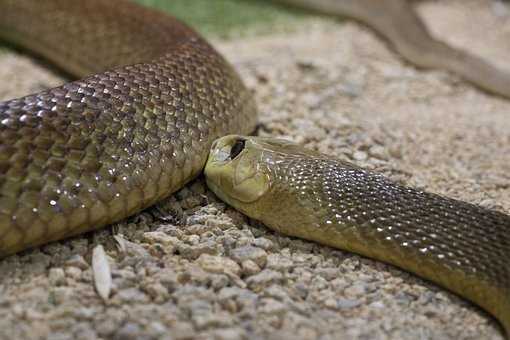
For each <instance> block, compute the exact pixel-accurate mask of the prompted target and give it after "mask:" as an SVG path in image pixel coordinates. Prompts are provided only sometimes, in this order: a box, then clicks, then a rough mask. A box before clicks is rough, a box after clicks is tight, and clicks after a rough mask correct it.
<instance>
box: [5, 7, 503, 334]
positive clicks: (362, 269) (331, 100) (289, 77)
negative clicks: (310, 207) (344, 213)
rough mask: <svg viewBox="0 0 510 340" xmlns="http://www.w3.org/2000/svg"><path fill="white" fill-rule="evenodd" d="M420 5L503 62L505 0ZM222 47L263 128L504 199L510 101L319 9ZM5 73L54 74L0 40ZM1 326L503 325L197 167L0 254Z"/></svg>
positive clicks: (12, 89)
mask: <svg viewBox="0 0 510 340" xmlns="http://www.w3.org/2000/svg"><path fill="white" fill-rule="evenodd" d="M420 12H421V13H422V14H423V16H424V17H425V19H426V21H427V22H428V23H430V25H431V26H432V27H433V31H434V32H436V33H437V34H440V35H441V36H444V37H445V38H446V39H447V40H448V41H450V42H452V43H454V44H456V45H458V46H462V47H463V48H466V49H468V50H472V51H474V52H477V53H480V54H483V55H484V56H486V57H487V58H490V59H491V60H493V61H494V62H496V63H498V64H500V65H503V66H506V67H507V68H510V64H509V63H508V57H507V56H508V53H510V14H509V13H510V11H508V10H505V8H504V7H502V6H500V4H499V3H494V2H492V1H489V0H486V1H482V0H452V1H444V2H426V3H423V4H422V5H420ZM475 20H476V22H475ZM216 45H217V46H218V48H220V50H222V51H223V52H224V54H225V55H226V56H227V58H228V59H229V60H231V61H232V62H233V63H234V65H235V67H236V68H237V69H238V70H239V71H240V72H241V74H242V75H243V77H244V78H245V80H246V82H247V84H248V85H249V86H250V87H251V88H253V90H254V92H255V94H256V96H257V98H258V103H259V107H260V111H261V115H262V117H261V123H262V126H261V129H260V134H262V135H271V136H280V137H286V138H290V139H293V140H295V141H297V142H300V143H303V144H306V145H308V146H310V147H314V148H317V149H319V150H321V151H323V152H326V153H330V154H335V155H338V157H341V158H343V159H347V160H351V161H355V162H356V163H358V164H360V165H363V166H366V167H368V168H371V169H376V170H379V171H382V172H383V173H385V174H386V175H388V176H389V177H391V178H393V179H395V180H397V181H401V182H404V183H407V184H410V185H413V186H418V187H420V188H424V189H427V190H429V191H433V192H438V193H442V194H446V195H449V196H452V197H455V198H459V199H463V200H466V201H469V202H472V203H477V204H481V205H483V206H485V207H489V208H494V209H499V210H501V211H506V212H510V190H509V185H510V184H509V183H510V175H509V174H510V152H509V150H510V148H509V146H510V137H509V136H510V134H509V131H510V116H509V115H510V102H508V101H505V100H502V99H499V98H496V97H492V96H489V95H487V94H485V93H482V92H480V91H478V90H477V89H475V88H473V87H471V86H469V85H467V84H465V83H463V82H462V81H459V80H458V79H457V78H455V77H454V76H451V75H449V74H446V73H443V72H439V71H419V70H416V69H414V68H412V67H410V66H408V65H406V64H405V63H403V62H401V60H400V59H399V58H398V57H397V56H396V55H395V54H394V53H392V52H391V51H389V50H388V49H387V47H386V45H385V44H384V43H382V42H381V41H380V40H378V39H377V38H376V37H375V36H374V35H373V34H372V33H371V32H369V31H367V30H366V29H364V28H362V27H360V26H358V25H355V24H353V23H341V24H340V23H339V24H335V23H331V22H322V21H317V22H315V23H311V24H310V26H309V27H305V28H303V31H302V32H301V33H296V34H292V35H286V36H272V37H264V38H252V39H249V40H245V41H232V42H226V43H225V42H216ZM505 63H506V65H505ZM0 79H2V83H0V97H1V98H4V99H7V98H10V97H14V96H18V95H22V94H26V93H29V92H33V91H36V90H40V89H43V88H47V87H49V86H54V85H57V84H59V83H61V82H62V79H60V78H58V76H56V75H55V74H52V73H50V72H49V71H47V70H45V69H44V68H43V67H41V66H40V65H37V64H35V63H34V62H33V61H32V60H31V59H28V58H26V57H24V56H20V55H16V54H12V53H7V54H1V55H0ZM114 235H116V238H117V239H118V240H119V241H115V239H114V237H113V236H114ZM119 242H120V244H121V245H122V246H121V247H119ZM98 244H102V245H103V246H104V247H105V249H106V251H107V254H108V256H109V260H110V263H111V267H112V276H113V292H112V295H111V297H110V299H109V300H108V301H107V302H106V303H103V301H102V300H101V299H100V298H99V297H98V295H97V293H96V292H95V290H94V286H93V275H92V270H91V266H90V258H91V252H92V249H93V248H94V246H96V245H98ZM0 338H4V339H9V338H11V339H12V338H17V339H21V338H51V339H75V340H78V339H96V338H116V339H135V338H136V339H156V338H161V339H191V338H196V339H243V338H250V339H266V338H267V339H285V338H292V339H341V338H345V339H502V333H501V330H500V329H499V328H498V326H497V324H496V323H495V322H494V321H493V319H492V318H491V317H489V316H488V315H487V314H486V313H484V312H483V311H481V310H480V309H478V308H476V307H474V306H472V305H471V304H469V303H467V302H466V301H464V300H463V299H460V298H458V297H456V296H454V295H452V294H450V293H448V292H446V291H444V290H443V289H440V288H438V287H437V286H435V285H432V284H429V283H427V282H424V281H423V280H420V279H418V278H416V277H414V276H412V275H409V274H407V273H405V272H402V271H400V270H397V269H395V268H393V267H390V266H386V265H383V264H381V263H378V262H376V261H371V260H368V259H365V258H362V257H359V256H356V255H352V254H348V253H345V252H341V251H338V250H334V249H331V248H327V247H323V246H318V245H316V244H313V243H310V242H304V241H301V240H297V239H292V238H288V237H285V236H282V235H279V234H276V233H273V232H271V231H268V230H267V229H265V228H264V227H263V226H261V225H259V224H257V223H256V222H253V221H249V220H248V219H247V218H245V217H244V216H242V215H241V214H239V213H237V212H235V211H234V210H232V209H231V208H228V207H226V206H225V205H224V204H223V203H221V202H219V201H218V200H217V199H216V198H215V197H214V196H213V195H212V194H211V193H210V192H208V191H207V190H206V189H205V186H204V183H203V181H202V180H201V179H199V180H197V181H196V182H194V183H192V184H190V185H188V186H187V187H186V188H184V189H182V190H181V191H180V192H179V193H177V194H176V195H174V196H173V197H171V198H169V199H168V200H167V201H165V202H162V203H160V204H159V205H157V206H155V207H153V208H151V209H148V210H147V211H145V212H143V213H142V214H140V215H138V216H135V217H132V218H130V219H128V220H126V221H123V222H121V223H118V224H116V225H114V226H111V227H108V228H106V229H105V230H102V231H99V232H96V233H91V234H88V235H85V236H83V237H78V238H75V239H72V240H68V241H65V242H60V243H55V244H51V245H48V246H45V247H42V248H40V249H36V250H32V251H28V252H25V253H23V254H20V255H16V256H11V257H9V258H7V259H5V260H2V261H0Z"/></svg>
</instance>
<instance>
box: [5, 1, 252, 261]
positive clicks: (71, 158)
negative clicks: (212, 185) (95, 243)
mask: <svg viewBox="0 0 510 340" xmlns="http://www.w3.org/2000/svg"><path fill="white" fill-rule="evenodd" d="M0 3H1V6H0V32H2V33H1V34H2V38H4V39H7V40H9V41H12V42H14V43H16V44H19V45H22V46H27V47H28V46H29V47H30V48H31V49H32V50H34V51H35V52H37V53H39V54H42V55H44V56H45V57H47V58H49V59H51V60H53V61H54V62H55V63H57V64H58V65H60V66H62V67H64V68H65V69H67V70H68V71H70V72H71V73H73V74H76V75H78V76H82V75H84V74H94V73H95V75H92V76H89V77H86V78H84V79H82V80H78V81H75V82H71V83H67V84H65V85H63V86H61V87H57V88H54V89H51V90H48V91H44V92H40V93H37V94H35V95H29V96H27V97H23V98H19V99H14V100H10V101H5V102H2V103H0V256H5V255H8V254H12V253H15V252H17V251H20V250H23V249H26V248H28V247H33V246H36V245H39V244H42V243H47V242H50V241H53V240H58V239H62V238H65V237H68V236H71V235H75V234H78V233H82V232H85V231H88V230H92V229H96V228H100V227H102V226H104V225H106V224H110V223H112V222H115V221H118V220H120V219H122V218H124V217H126V216H129V215H132V214H133V213H135V212H136V211H139V210H141V209H143V208H145V207H147V206H150V205H152V204H153V203H155V202H156V201H158V200H160V199H161V198H164V197H166V196H168V195H169V194H170V193H172V192H174V191H176V190H177V189H179V188H181V187H182V186H183V185H184V184H185V183H186V182H188V181H189V180H190V179H192V178H193V177H195V176H196V175H198V174H199V173H200V172H201V171H202V169H203V166H204V164H205V161H206V158H207V153H208V150H209V147H210V145H211V143H212V141H213V140H214V139H216V138H218V137H220V136H223V135H225V134H227V133H229V132H230V133H234V132H239V131H244V132H245V133H249V132H251V131H252V130H253V128H254V126H255V122H256V119H257V116H256V110H255V106H254V103H253V99H252V97H251V95H250V94H249V93H248V91H247V90H246V89H245V87H244V86H243V84H242V83H241V81H240V80H239V78H238V76H237V75H236V73H235V72H234V71H233V69H232V67H231V66H230V65H229V64H228V63H227V62H226V61H225V60H224V59H223V58H222V57H221V56H220V55H219V54H218V53H216V52H215V50H214V49H213V48H212V47H211V46H210V45H209V44H208V43H207V42H206V41H205V40H203V39H202V38H201V37H199V36H198V35H197V34H196V33H195V32H194V31H192V30H191V29H189V28H188V27H186V26H185V25H183V24H181V23H180V22H178V21H177V20H175V19H172V18H169V17H168V16H166V15H164V14H162V13H159V12H156V11H153V10H150V9H146V8H142V7H140V6H137V5H134V4H132V3H129V2H125V1H116V2H110V1H101V0H87V1H68V0H45V1H26V0H21V1H20V0H12V1H11V0H7V1H6V0H2V1H1V2H0ZM41 13H44V15H41ZM27 22H29V23H30V24H29V25H27V24H26V23H27ZM84 39H86V42H84ZM62 42H65V44H62ZM123 65H126V66H123ZM105 70H109V71H105Z"/></svg>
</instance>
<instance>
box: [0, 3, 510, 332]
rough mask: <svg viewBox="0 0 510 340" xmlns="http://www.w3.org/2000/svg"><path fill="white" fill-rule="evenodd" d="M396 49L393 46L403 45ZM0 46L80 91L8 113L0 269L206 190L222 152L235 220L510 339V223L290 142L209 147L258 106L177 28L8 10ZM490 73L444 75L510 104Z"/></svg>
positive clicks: (86, 10)
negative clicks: (8, 260)
mask: <svg viewBox="0 0 510 340" xmlns="http://www.w3.org/2000/svg"><path fill="white" fill-rule="evenodd" d="M328 1H329V0H321V1H318V2H316V3H315V4H321V3H326V2H328ZM363 1H365V0H363ZM363 1H361V2H359V3H360V4H361V3H363ZM286 2H288V1H287V0H286ZM292 2H294V3H298V4H299V3H301V2H303V1H301V0H298V1H292ZM399 2H400V3H402V0H386V1H385V3H388V4H391V3H393V4H396V3H399ZM338 3H351V4H352V3H353V2H351V1H347V0H345V1H339V2H338ZM339 10H340V11H342V10H344V11H345V10H346V9H345V8H340V9H339ZM42 14H44V15H42ZM347 14H351V15H353V16H355V17H356V16H357V17H358V19H361V20H365V21H370V19H367V18H363V17H362V16H361V17H360V15H359V14H356V13H354V14H353V13H347ZM27 23H29V24H27ZM374 26H376V28H377V22H376V23H375V24H374ZM382 31H383V33H384V29H382ZM393 33H394V32H393ZM393 33H392V31H391V30H389V31H387V32H386V33H384V34H386V35H387V36H388V38H389V40H390V41H393V42H395V39H397V41H398V38H395V37H394V36H392V34H393ZM392 37H393V38H392ZM0 38H2V39H4V40H7V41H9V42H11V43H14V44H16V45H19V46H22V47H25V48H28V49H30V50H32V51H34V52H35V53H37V54H39V55H41V56H43V57H45V58H47V59H49V60H51V61H52V62H53V63H55V64H56V65H57V66H59V67H61V68H63V69H65V70H66V71H68V72H69V73H71V74H73V75H75V76H78V77H83V78H82V79H80V80H77V81H74V82H70V83H67V84H64V85H63V86H60V87H57V88H53V89H50V90H46V91H43V92H40V93H37V94H33V95H28V96H26V97H23V98H18V99H13V100H9V101H5V102H1V103H0V257H2V256H6V255H9V254H13V253H16V252H18V251H21V250H23V249H27V248H30V247H34V246H37V245H40V244H43V243H47V242H50V241H54V240H59V239H63V238H66V237H69V236H71V235H76V234H79V233H83V232H85V231H89V230H93V229H96V228H100V227H102V226H104V225H107V224H110V223H112V222H115V221H118V220H120V219H122V218H125V217H126V216H129V215H132V214H134V213H135V212H137V211H140V210H142V209H144V208H146V207H148V206H150V205H152V204H153V203H155V202H157V201H158V200H160V199H162V198H164V197H167V196H168V195H169V194H171V193H172V192H175V191H176V190H178V189H179V188H181V187H182V186H183V185H184V184H185V183H187V182H188V181H189V180H191V179H192V178H194V177H196V176H197V175H198V174H200V173H201V171H202V169H203V167H204V165H205V164H206V160H207V157H208V153H209V150H210V148H211V145H213V148H212V149H211V154H210V157H209V162H208V163H207V166H206V177H207V182H208V184H209V185H210V187H211V189H212V190H213V191H214V192H216V193H217V195H218V196H219V197H220V198H222V199H224V200H225V201H227V202H228V203H230V204H231V205H233V206H234V207H236V208H237V209H239V210H241V211H242V212H245V213H246V214H247V215H249V216H251V217H253V218H256V219H259V220H261V221H263V222H264V223H265V224H266V225H267V226H269V227H270V228H273V229H275V230H277V231H279V232H282V233H285V234H288V235H293V236H298V237H302V238H305V239H309V240H314V241H317V242H319V243H322V244H326V245H330V246H333V247H337V248H341V249H345V250H349V251H353V252H356V253H360V254H363V255H365V256H369V257H373V258H375V259H378V260H381V261H385V262H388V263H391V264H394V265H396V266H398V267H401V268H403V269H405V270H408V271H411V272H413V273H416V274H418V275H420V276H422V277H424V278H426V279H429V280H431V281H434V282H436V283H438V284H440V285H442V286H444V287H446V288H449V289H450V290H452V291H454V292H456V293H458V294H460V295H462V296H464V297H466V298H467V299H469V300H471V301H473V302H475V303H477V304H478V305H480V306H481V307H483V308H484V309H486V310H487V311H489V312H490V313H492V314H493V315H494V316H495V317H496V318H498V320H499V321H500V322H501V323H502V325H503V326H504V327H505V330H506V331H507V333H508V332H509V331H510V268H509V266H508V259H509V258H510V232H509V230H508V228H510V217H509V216H507V215H504V214H502V213H499V212H494V211H488V210H486V209H483V208H480V207H477V206H474V205H471V204H468V203H464V202H460V201H456V200H452V199H448V198H444V197H441V196H438V195H434V194H429V193H425V192H421V191H418V190H414V189H411V188H406V187H403V186H399V185H397V184H394V183H392V182H390V181H388V180H386V179H385V178H383V177H382V176H380V175H378V174H375V173H371V172H368V171H365V170H363V169H360V168H358V167H356V166H354V165H352V164H348V163H344V162H341V161H339V160H336V159H333V158H331V157H328V156H324V155H321V154H318V153H316V152H313V151H308V150H305V149H302V148H301V147H299V146H297V145H294V144H291V143H289V142H284V141H280V140H274V139H260V138H254V137H239V136H227V137H223V138H221V139H219V140H217V141H216V142H214V141H215V140H216V139H217V138H219V137H222V136H225V135H229V134H231V133H240V134H247V133H250V132H252V131H253V130H254V127H255V124H256V122H257V115H256V107H255V103H254V101H253V98H252V96H251V94H250V92H249V91H248V90H247V89H246V88H245V87H244V85H243V84H242V82H241V80H240V79H239V77H238V76H237V74H236V73H235V71H234V70H233V68H232V67H231V66H230V65H229V64H228V62H226V61H225V60H224V59H223V58H222V57H221V56H220V55H219V54H218V53H217V52H216V51H215V50H214V49H213V48H212V47H211V46H210V45H209V44H208V43H207V42H206V41H205V40H204V39H202V38H201V37H200V36H199V35H197V34H196V33H195V32H194V31H193V30H191V29H190V28H188V27H187V26H186V25H184V24H182V23H180V22H179V21H177V20H176V19H173V18H171V17H169V16H167V15H164V14H162V13H159V12H157V11H154V10H151V9H147V8H143V7H140V6H138V5H135V4H132V3H130V2H127V1H124V0H116V1H115V2H113V1H102V0H87V1H69V0H45V1H35V0H0ZM394 38H395V39H394ZM399 46H400V47H399ZM402 46H404V47H405V44H404V45H402V44H400V45H399V44H396V48H397V50H399V49H400V50H401V51H400V52H401V53H402V54H403V55H404V56H405V55H406V50H405V48H403V47H402ZM450 52H451V51H450ZM411 59H413V58H411ZM438 60H441V61H444V60H445V59H438ZM429 61H430V60H429ZM433 61H434V60H433ZM436 61H437V60H436ZM471 61H474V63H475V66H476V65H477V66H480V65H482V66H483V67H485V66H486V64H484V63H483V62H481V61H480V60H478V59H472V60H471ZM477 63H478V64H477ZM417 64H420V63H419V62H417ZM425 64H426V65H425V66H434V62H432V63H430V62H429V63H428V64H427V63H425ZM483 67H482V70H485V71H487V72H482V73H483V74H485V75H487V76H488V77H489V78H487V77H486V78H485V79H483V76H482V77H481V78H476V77H475V78H473V79H471V78H470V77H469V72H470V71H469V70H480V69H476V67H474V68H471V69H469V68H455V67H453V66H451V65H446V67H445V68H446V69H450V70H452V71H455V72H457V73H459V74H461V75H463V76H464V77H465V78H466V79H468V80H471V81H473V82H474V83H476V84H477V85H479V86H480V87H482V88H485V89H487V90H489V91H492V92H496V93H499V94H502V95H508V93H505V91H508V89H509V88H510V86H507V87H505V86H503V85H505V84H506V81H507V78H505V77H500V78H498V79H499V80H501V79H503V81H502V82H499V83H498V80H497V79H495V78H490V75H492V74H495V73H497V72H494V69H491V68H486V69H483ZM463 72H468V74H467V75H466V73H463ZM491 72H493V73H491ZM480 79H482V80H480ZM479 80H480V81H479ZM486 84H489V85H491V86H492V84H495V85H494V86H492V87H491V86H487V85H486ZM498 89H499V90H498ZM501 89H503V90H501ZM213 142H214V144H213Z"/></svg>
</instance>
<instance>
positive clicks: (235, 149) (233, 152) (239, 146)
mask: <svg viewBox="0 0 510 340" xmlns="http://www.w3.org/2000/svg"><path fill="white" fill-rule="evenodd" d="M245 143H246V141H245V140H244V139H238V140H237V141H236V142H235V143H234V145H233V146H232V148H231V149H230V159H231V160H233V159H234V158H236V157H237V155H239V154H240V153H241V151H243V150H244V144H245Z"/></svg>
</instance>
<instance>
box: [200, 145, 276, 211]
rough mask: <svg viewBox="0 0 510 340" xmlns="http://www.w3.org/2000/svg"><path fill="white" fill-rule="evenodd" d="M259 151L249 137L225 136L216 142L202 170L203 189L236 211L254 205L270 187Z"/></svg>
mask: <svg viewBox="0 0 510 340" xmlns="http://www.w3.org/2000/svg"><path fill="white" fill-rule="evenodd" d="M261 157H263V149H261V148H260V147H258V145H257V143H256V141H255V140H254V139H253V138H252V137H243V136H237V135H230V136H225V137H223V138H220V139H218V140H216V141H215V142H214V143H213V145H212V147H211V151H210V153H209V159H208V161H207V164H206V166H205V176H206V180H207V185H208V186H209V188H211V190H212V191H213V192H214V193H215V194H216V195H217V196H218V197H220V198H221V199H222V200H223V201H225V202H227V203H229V204H231V205H233V206H234V207H236V208H241V206H245V205H250V204H254V203H256V202H257V201H258V200H259V199H260V198H261V197H262V196H263V195H264V194H265V193H267V191H268V190H269V189H270V187H271V181H270V177H269V174H268V173H267V169H266V167H265V166H264V163H263V162H260V159H261Z"/></svg>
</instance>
